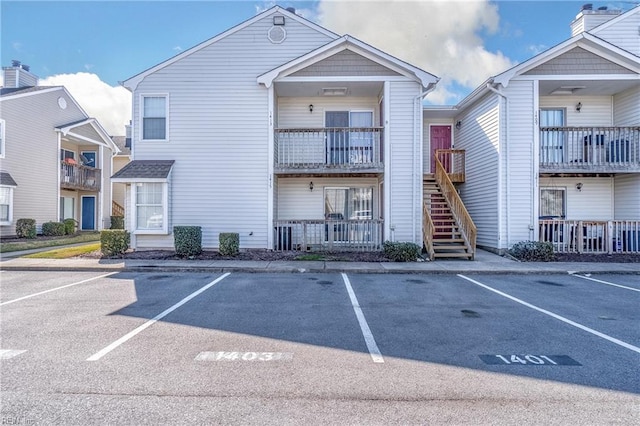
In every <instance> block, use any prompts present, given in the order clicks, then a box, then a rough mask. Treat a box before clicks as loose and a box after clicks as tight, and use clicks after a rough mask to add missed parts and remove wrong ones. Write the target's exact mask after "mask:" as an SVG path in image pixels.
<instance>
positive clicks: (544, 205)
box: [540, 188, 567, 218]
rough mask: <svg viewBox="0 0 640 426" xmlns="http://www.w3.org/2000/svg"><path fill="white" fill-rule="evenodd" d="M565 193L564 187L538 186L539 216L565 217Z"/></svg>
mask: <svg viewBox="0 0 640 426" xmlns="http://www.w3.org/2000/svg"><path fill="white" fill-rule="evenodd" d="M565 194H566V189H565V188H540V217H541V218H550V217H558V218H564V217H566V215H567V211H566V196H565Z"/></svg>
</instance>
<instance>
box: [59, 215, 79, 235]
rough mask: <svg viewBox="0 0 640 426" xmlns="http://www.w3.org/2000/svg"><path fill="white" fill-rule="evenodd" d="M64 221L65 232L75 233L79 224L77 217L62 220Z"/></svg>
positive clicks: (68, 233)
mask: <svg viewBox="0 0 640 426" xmlns="http://www.w3.org/2000/svg"><path fill="white" fill-rule="evenodd" d="M62 223H64V233H65V234H67V235H71V234H74V233H75V232H76V225H77V224H78V222H76V220H75V219H73V218H67V219H65V220H64V221H62Z"/></svg>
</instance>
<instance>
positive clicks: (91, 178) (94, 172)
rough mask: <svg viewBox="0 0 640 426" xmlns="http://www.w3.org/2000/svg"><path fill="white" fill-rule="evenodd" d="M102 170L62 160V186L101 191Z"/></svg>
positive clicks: (64, 187)
mask: <svg viewBox="0 0 640 426" xmlns="http://www.w3.org/2000/svg"><path fill="white" fill-rule="evenodd" d="M101 176H102V171H101V170H100V169H96V168H94V167H87V166H81V165H79V164H70V163H67V162H65V161H61V162H60V187H61V188H63V189H79V190H83V191H100V182H101Z"/></svg>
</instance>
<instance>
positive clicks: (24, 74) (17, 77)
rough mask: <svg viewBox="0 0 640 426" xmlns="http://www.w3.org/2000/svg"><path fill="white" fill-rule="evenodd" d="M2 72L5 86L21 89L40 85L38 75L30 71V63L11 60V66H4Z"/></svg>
mask: <svg viewBox="0 0 640 426" xmlns="http://www.w3.org/2000/svg"><path fill="white" fill-rule="evenodd" d="M2 73H3V76H4V87H5V88H11V89H19V88H22V87H32V86H37V85H38V77H37V76H36V75H35V74H32V73H31V71H29V65H24V64H22V63H21V62H20V61H16V60H13V61H11V66H10V67H2Z"/></svg>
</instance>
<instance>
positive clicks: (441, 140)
mask: <svg viewBox="0 0 640 426" xmlns="http://www.w3.org/2000/svg"><path fill="white" fill-rule="evenodd" d="M429 140H430V141H431V173H435V172H436V150H438V149H451V126H431V130H430V139H429ZM443 166H444V167H445V169H446V170H447V171H449V170H448V169H449V167H448V166H449V164H448V161H445V162H444V163H443Z"/></svg>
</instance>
